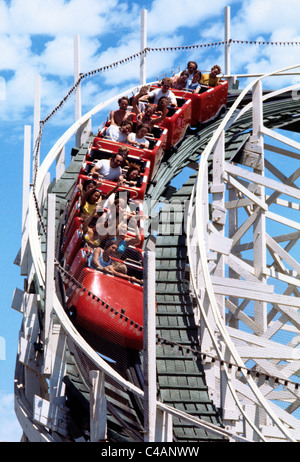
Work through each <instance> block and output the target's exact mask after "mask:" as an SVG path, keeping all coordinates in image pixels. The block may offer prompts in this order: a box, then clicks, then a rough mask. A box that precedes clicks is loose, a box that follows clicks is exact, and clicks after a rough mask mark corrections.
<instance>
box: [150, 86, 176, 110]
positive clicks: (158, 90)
mask: <svg viewBox="0 0 300 462" xmlns="http://www.w3.org/2000/svg"><path fill="white" fill-rule="evenodd" d="M152 96H154V101H153V104H157V103H158V101H159V100H160V98H161V97H162V96H165V97H166V98H170V100H171V103H172V104H175V106H177V101H176V96H175V95H174V93H173V92H172V91H171V90H168V91H167V92H166V93H163V92H162V90H161V88H156V89H155V90H152V91H150V93H149V97H152Z"/></svg>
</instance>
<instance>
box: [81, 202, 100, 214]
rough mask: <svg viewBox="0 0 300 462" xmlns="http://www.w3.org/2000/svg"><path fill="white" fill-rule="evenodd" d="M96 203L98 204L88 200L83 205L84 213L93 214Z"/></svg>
mask: <svg viewBox="0 0 300 462" xmlns="http://www.w3.org/2000/svg"><path fill="white" fill-rule="evenodd" d="M96 205H97V204H89V203H88V202H86V203H85V204H84V206H83V207H82V214H83V215H91V214H92V213H93V212H94V210H95V207H96Z"/></svg>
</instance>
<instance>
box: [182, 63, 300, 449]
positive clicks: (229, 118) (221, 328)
mask: <svg viewBox="0 0 300 462" xmlns="http://www.w3.org/2000/svg"><path fill="white" fill-rule="evenodd" d="M297 67H299V65H297V66H292V67H289V68H286V69H281V70H279V71H277V72H274V73H270V74H266V75H264V76H263V77H259V78H257V79H255V80H254V81H253V82H252V83H250V84H249V85H248V86H247V87H246V88H245V89H244V90H243V91H242V92H241V94H240V96H239V97H238V98H237V100H236V101H235V102H234V104H233V106H232V108H231V109H230V111H229V112H228V113H227V115H226V116H225V118H224V119H223V120H222V122H221V123H220V125H219V127H218V128H217V129H216V131H215V133H214V136H213V137H212V138H211V140H210V141H209V143H208V145H207V147H206V149H205V150H204V152H203V153H202V154H201V159H200V164H199V171H198V178H197V183H196V185H195V188H194V191H193V195H192V197H191V201H190V207H189V214H188V222H187V236H188V254H189V260H190V271H191V284H192V288H193V292H194V294H195V296H196V300H197V306H198V309H199V311H200V313H201V320H202V323H203V324H204V325H205V329H206V332H207V333H208V335H209V337H210V341H211V344H212V348H213V349H214V351H215V352H216V354H217V355H218V358H219V359H220V361H222V365H223V370H224V373H225V375H226V378H225V381H226V385H227V387H228V389H229V391H230V393H231V396H232V397H233V399H234V402H235V405H236V406H237V408H238V409H239V412H240V413H241V414H242V415H243V418H244V419H245V421H246V422H247V423H248V424H249V425H250V426H251V427H252V429H253V431H254V432H255V433H256V434H257V435H258V438H260V439H261V440H262V441H264V440H265V438H264V436H263V434H262V433H261V431H260V429H259V428H258V426H257V424H256V423H255V419H254V417H251V416H249V415H248V414H247V412H245V410H244V409H243V407H242V405H241V403H240V400H239V398H238V396H237V392H236V390H235V389H234V387H233V386H232V381H231V375H230V374H232V372H230V371H229V370H228V367H227V364H226V358H228V356H230V357H231V358H233V359H232V361H233V362H234V363H235V364H236V366H237V367H239V368H240V369H239V370H240V371H241V374H243V375H244V379H245V381H246V383H247V384H248V386H249V387H250V389H251V392H252V393H253V395H254V396H255V397H256V400H257V402H258V403H259V404H260V406H261V407H262V409H263V410H264V411H265V413H266V414H267V415H268V416H269V417H270V419H271V420H272V422H273V424H274V425H275V426H276V427H277V428H278V429H279V430H280V432H281V433H282V435H283V438H286V439H287V440H289V441H294V438H293V436H291V433H290V432H289V431H288V429H287V427H286V426H285V425H284V424H283V423H282V421H281V420H280V419H279V417H278V416H277V415H276V413H275V412H274V410H273V408H272V407H271V406H270V403H269V402H268V400H266V398H265V397H264V396H263V394H262V393H261V391H260V389H259V388H258V386H257V385H256V383H255V381H254V380H253V378H252V377H251V376H249V375H248V374H246V367H245V364H244V361H243V360H242V359H241V357H240V355H239V354H238V351H237V348H236V346H235V344H234V343H233V341H232V339H231V337H230V335H229V334H228V332H227V330H226V326H225V322H224V319H223V317H222V316H221V314H220V308H219V306H218V303H217V299H216V295H215V292H214V288H213V283H212V279H211V274H210V273H211V272H210V268H209V264H208V261H207V245H206V243H207V240H208V234H207V231H208V230H207V226H208V200H207V197H206V196H205V195H206V194H207V191H205V189H206V188H205V185H206V184H207V180H208V178H207V165H208V158H209V156H210V155H211V154H212V153H213V151H214V149H215V147H216V146H217V145H218V143H221V144H223V150H224V151H225V148H224V131H225V130H226V129H227V128H229V127H230V126H231V125H232V123H234V122H236V121H237V120H238V119H239V118H240V117H241V116H242V115H243V114H245V113H246V112H247V111H249V110H251V109H252V108H253V112H254V110H255V108H254V103H253V102H251V103H249V104H248V105H247V106H246V107H244V108H243V109H241V110H240V111H238V107H239V105H240V103H241V102H242V100H243V98H244V96H245V95H246V94H247V93H248V92H249V91H251V90H253V89H255V88H257V87H258V86H259V85H260V83H261V81H262V79H264V78H267V77H271V76H275V75H280V73H284V72H286V71H289V70H290V69H295V68H297ZM298 89H299V84H297V85H293V86H290V87H287V88H285V89H283V90H278V91H276V92H274V93H271V94H268V95H266V96H264V97H263V98H261V100H262V101H266V100H267V99H268V98H271V97H272V96H277V95H278V94H280V93H284V92H286V91H294V90H298ZM255 104H256V103H255ZM259 130H262V131H261V134H262V133H263V132H264V131H265V132H266V133H267V130H264V128H263V127H259ZM292 144H293V145H294V147H296V148H297V149H300V146H299V143H296V142H293V143H292ZM194 199H195V200H196V202H195V207H194V206H193V200H194ZM195 249H196V251H197V252H198V254H197V258H195V257H194V252H195ZM198 258H199V260H198V261H196V260H197V259H198ZM198 265H199V266H200V268H199V266H198ZM199 271H200V272H201V276H202V279H201V287H199V284H198V276H199ZM201 291H204V292H205V295H203V294H202V295H203V296H202V295H201V293H200V292H201ZM204 297H206V300H208V302H206V306H204V303H203V299H204ZM208 306H209V309H208V308H207V307H208ZM202 329H203V326H202ZM216 333H217V334H216ZM220 340H221V344H222V345H223V347H224V345H225V348H223V347H221V346H220V343H219V342H220ZM225 349H226V356H225V353H224V351H225ZM221 386H222V385H221Z"/></svg>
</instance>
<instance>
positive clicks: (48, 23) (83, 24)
mask: <svg viewBox="0 0 300 462" xmlns="http://www.w3.org/2000/svg"><path fill="white" fill-rule="evenodd" d="M118 3H119V2H118V0H102V1H101V2H99V1H98V0H84V2H83V1H82V0H72V1H68V2H67V1H64V0H26V2H24V0H13V1H12V2H11V5H9V6H8V5H7V4H6V3H5V2H4V0H2V1H1V2H0V12H2V14H3V17H4V18H5V19H6V20H5V21H2V20H1V26H0V27H1V29H0V32H2V33H3V32H4V33H12V32H13V31H16V32H17V33H18V34H28V33H29V34H50V35H69V34H71V35H72V34H76V33H78V34H81V35H88V36H91V35H95V33H97V34H98V35H101V34H103V33H107V32H109V30H110V27H111V25H114V24H116V23H119V22H120V21H121V18H119V19H116V18H117V15H116V16H115V15H112V14H111V12H112V11H116V12H117V11H118V9H119V10H120V11H121V12H124V11H125V8H124V5H123V4H122V3H121V4H120V5H118Z"/></svg>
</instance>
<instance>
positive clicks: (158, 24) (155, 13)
mask: <svg viewBox="0 0 300 462" xmlns="http://www.w3.org/2000/svg"><path fill="white" fill-rule="evenodd" d="M237 1H238V0H231V1H230V2H228V0H215V1H214V2H206V3H205V4H204V3H203V2H200V1H195V0H185V1H184V2H183V1H177V2H176V1H175V2H174V0H155V1H154V2H153V3H152V6H151V9H150V11H149V14H148V15H147V16H148V18H149V19H148V22H149V34H150V35H156V34H161V35H163V34H166V33H174V32H175V31H176V30H177V29H179V28H182V27H188V28H193V27H195V26H198V27H199V35H198V36H195V38H194V39H195V42H194V43H197V42H198V40H199V37H200V35H201V29H202V28H204V27H205V26H206V23H205V22H204V21H206V20H207V19H208V18H210V19H211V20H213V19H214V18H215V17H216V16H218V15H219V14H220V13H223V11H224V7H225V6H227V5H228V3H232V4H234V3H237Z"/></svg>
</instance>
